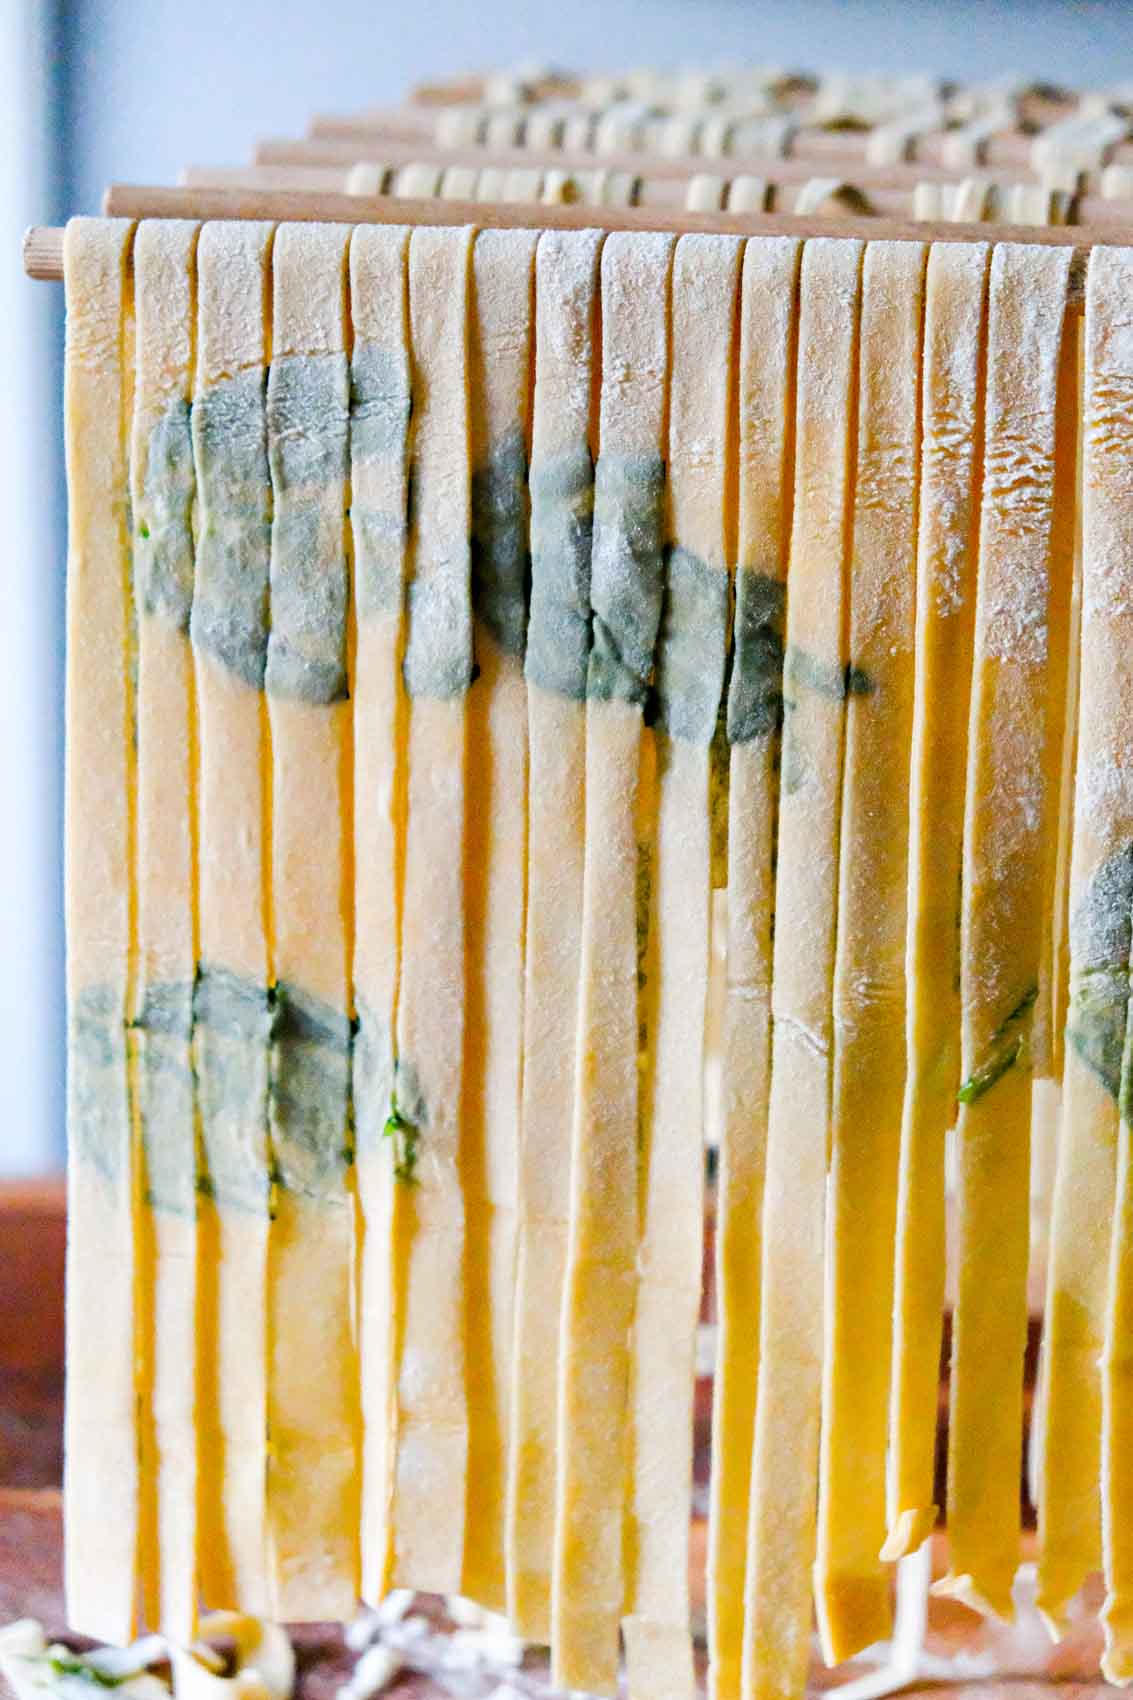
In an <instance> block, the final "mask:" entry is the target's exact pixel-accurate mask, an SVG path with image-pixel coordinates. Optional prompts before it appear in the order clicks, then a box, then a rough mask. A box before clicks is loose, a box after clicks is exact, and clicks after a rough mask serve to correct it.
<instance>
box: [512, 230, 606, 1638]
mask: <svg viewBox="0 0 1133 1700" xmlns="http://www.w3.org/2000/svg"><path fill="white" fill-rule="evenodd" d="M600 251H601V237H600V235H599V234H598V233H597V232H596V231H580V232H560V231H546V232H544V234H543V235H542V236H541V237H540V238H539V245H538V248H537V249H536V256H535V302H536V312H535V390H534V400H533V409H532V446H531V469H530V473H529V477H528V486H529V490H530V499H531V610H530V619H529V624H528V632H527V652H526V656H525V660H524V672H525V675H526V679H527V716H528V719H527V733H528V762H529V773H528V805H527V819H528V841H527V932H526V941H525V961H524V1006H523V1105H522V1108H523V1123H522V1127H523V1132H522V1142H521V1146H520V1160H519V1229H518V1245H517V1252H516V1291H515V1358H514V1369H513V1375H512V1405H511V1424H510V1439H509V1452H508V1492H507V1595H508V1615H509V1617H510V1618H511V1620H512V1623H513V1625H514V1628H515V1631H516V1633H517V1634H518V1635H522V1636H524V1637H525V1638H526V1639H528V1640H532V1641H543V1642H546V1641H549V1640H550V1630H551V1571H552V1553H553V1547H554V1528H555V1483H556V1477H557V1456H558V1441H557V1430H558V1357H559V1352H558V1343H559V1340H560V1313H561V1309H562V1297H563V1276H564V1271H565V1267H566V1244H567V1224H568V1222H569V1219H570V1145H571V1123H572V1116H573V1104H574V1076H575V1028H576V1016H577V1006H578V985H579V959H580V950H581V938H582V880H583V860H584V849H585V844H586V815H585V757H586V716H585V708H584V703H585V698H586V678H587V669H588V659H589V651H590V549H591V530H592V523H593V513H594V470H593V457H592V449H591V434H590V433H591V420H590V401H591V386H592V382H593V368H594V360H595V343H596V337H595V323H594V320H595V314H596V310H597V303H598V256H599V253H600ZM619 1538H620V1537H619Z"/></svg>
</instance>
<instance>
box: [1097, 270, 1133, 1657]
mask: <svg viewBox="0 0 1133 1700" xmlns="http://www.w3.org/2000/svg"><path fill="white" fill-rule="evenodd" d="M1126 252H1128V250H1126ZM1124 376H1125V375H1124V374H1122V377H1123V378H1124ZM1126 388H1127V383H1126ZM1131 1050H1133V1034H1130V1033H1129V1031H1128V1029H1127V1030H1126V1047H1125V1054H1124V1057H1123V1069H1124V1068H1126V1066H1127V1064H1128V1062H1129V1059H1130V1055H1131ZM1128 1079H1129V1076H1128V1073H1125V1072H1123V1074H1122V1082H1123V1084H1122V1100H1123V1101H1122V1116H1121V1134H1120V1140H1119V1146H1118V1163H1117V1199H1116V1205H1115V1208H1114V1210H1113V1243H1112V1261H1111V1268H1110V1292H1109V1311H1108V1315H1107V1318H1106V1340H1105V1355H1104V1357H1103V1359H1102V1397H1103V1404H1104V1413H1105V1415H1104V1425H1103V1431H1102V1432H1103V1440H1102V1527H1103V1530H1104V1535H1105V1578H1106V1598H1105V1605H1104V1606H1103V1607H1102V1622H1103V1624H1104V1626H1105V1651H1104V1653H1103V1654H1102V1661H1101V1663H1102V1675H1103V1676H1104V1677H1105V1678H1106V1681H1107V1682H1113V1683H1120V1684H1121V1685H1122V1686H1123V1687H1127V1686H1128V1684H1129V1683H1130V1682H1131V1681H1133V1606H1131V1597H1133V1541H1131V1540H1130V1537H1129V1503H1130V1493H1131V1492H1133V1471H1131V1468H1130V1450H1129V1448H1130V1442H1131V1441H1133V1421H1131V1419H1130V1412H1131V1410H1133V1400H1131V1399H1130V1396H1129V1394H1130V1380H1131V1373H1133V1366H1131V1364H1130V1348H1129V1340H1130V1331H1131V1329H1133V1255H1131V1247H1133V1138H1131V1137H1130V1135H1131V1129H1130V1121H1129V1110H1128V1097H1127V1087H1126V1086H1125V1084H1124V1083H1125V1082H1126V1081H1127V1080H1128Z"/></svg>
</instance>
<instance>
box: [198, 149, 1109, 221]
mask: <svg viewBox="0 0 1133 1700" xmlns="http://www.w3.org/2000/svg"><path fill="white" fill-rule="evenodd" d="M371 164H376V165H383V166H386V167H388V168H389V169H390V170H391V171H396V170H398V169H399V168H400V167H402V166H406V165H422V164H424V165H436V166H440V167H443V168H445V169H446V170H447V169H449V168H450V167H451V168H454V169H459V168H461V167H466V168H468V169H475V170H479V171H487V170H500V171H554V170H558V171H565V172H569V173H572V174H573V173H583V172H590V173H594V172H596V171H612V172H618V173H622V174H624V175H626V176H629V177H638V178H641V179H643V180H644V181H645V182H647V183H652V182H657V183H663V182H672V181H680V182H688V180H689V178H691V177H699V176H707V177H722V178H724V179H727V180H731V179H732V178H735V177H741V176H743V177H761V178H764V179H766V181H767V182H768V183H773V184H788V183H795V184H799V183H805V182H807V181H808V180H809V179H811V178H814V177H818V176H833V175H842V174H839V173H838V172H837V167H838V166H839V165H844V166H845V172H844V175H845V177H846V180H847V181H848V182H851V183H852V184H853V185H854V186H855V187H856V188H861V189H864V190H866V191H867V192H869V191H873V190H883V191H884V190H893V191H901V192H903V193H906V194H911V193H912V191H913V189H915V188H916V186H917V185H918V184H919V183H940V184H946V185H950V186H951V185H954V184H956V183H957V182H959V181H960V180H961V179H975V180H978V181H979V182H987V183H991V184H994V185H995V186H996V187H997V188H1003V189H1012V188H1015V187H1016V186H1017V185H1024V184H1026V185H1036V184H1037V186H1042V179H1041V178H1039V179H1036V177H1035V174H1034V172H1032V171H1025V170H1023V169H1022V168H1021V167H1018V166H1009V167H1005V168H1004V169H1003V170H1002V171H996V170H994V169H993V168H991V167H989V166H983V165H981V166H973V167H972V168H971V169H964V170H960V169H957V168H953V167H951V166H946V165H931V164H928V163H927V162H925V163H921V162H918V161H916V160H904V161H898V162H897V163H895V164H892V165H874V164H871V162H870V161H869V160H866V159H862V158H857V159H852V160H844V159H841V158H838V159H835V158H833V157H831V158H830V159H829V160H814V159H798V158H796V157H795V156H793V155H791V154H788V155H786V156H784V157H783V158H778V159H764V158H757V157H754V156H752V157H745V156H744V155H742V154H724V155H715V154H661V153H648V152H644V151H642V150H637V151H633V150H630V151H628V152H623V151H618V152H611V153H603V154H597V153H585V152H583V153H580V152H578V151H577V150H576V149H573V148H571V149H566V148H526V147H514V148H497V147H492V148H488V147H484V146H481V145H479V144H475V143H473V144H469V145H467V146H463V147H462V146H451V147H450V146H443V145H439V144H437V143H435V142H425V141H423V142H420V143H417V142H406V141H404V140H399V139H397V138H389V137H385V138H383V137H377V136H374V137H367V138H366V139H365V140H359V141H354V142H351V141H335V140H333V139H320V138H319V137H317V136H316V137H310V136H301V137H297V138H295V139H294V140H292V139H289V138H286V137H272V138H271V139H270V140H267V141H262V142H259V143H257V145H256V148H255V150H254V153H253V159H252V163H251V165H237V166H203V165H191V166H188V167H186V169H185V171H184V172H183V173H182V177H181V182H182V184H183V185H187V186H189V187H199V188H220V187H223V186H225V184H226V181H227V182H230V183H231V184H233V185H235V186H241V185H240V182H239V179H240V178H241V176H247V174H248V173H249V172H253V173H261V174H263V175H262V177H261V186H262V187H263V188H271V187H273V184H272V182H271V176H272V175H273V174H278V175H279V177H280V179H281V180H280V182H279V184H278V185H277V186H278V187H281V188H282V187H287V185H285V184H284V183H283V182H282V173H283V172H285V171H287V170H292V171H295V170H297V171H299V172H302V173H303V174H304V176H306V174H308V173H310V174H311V175H310V177H309V179H308V181H309V186H310V187H312V188H315V187H318V186H320V185H322V186H325V187H326V188H327V189H328V190H332V189H333V179H335V178H336V177H337V178H342V177H344V176H345V174H346V172H347V171H348V170H349V169H350V168H351V167H352V166H355V165H371ZM820 168H821V169H820ZM1075 175H1076V178H1077V186H1076V188H1075V190H1074V191H1073V192H1072V193H1073V198H1074V200H1075V201H1076V203H1077V204H1079V205H1082V204H1083V197H1085V201H1084V204H1085V206H1086V208H1087V209H1088V210H1089V211H1090V212H1093V211H1094V210H1096V209H1100V210H1103V211H1104V209H1105V208H1106V207H1107V206H1110V207H1111V206H1113V205H1114V204H1115V202H1116V200H1117V197H1113V196H1105V195H1101V194H1100V193H1099V191H1100V189H1101V175H1102V174H1101V173H1100V172H1097V171H1079V172H1077V173H1075ZM252 181H253V182H254V178H253V179H252ZM302 181H303V179H302V178H300V179H298V181H297V183H296V186H298V183H299V182H302ZM1052 186H1053V185H1052Z"/></svg>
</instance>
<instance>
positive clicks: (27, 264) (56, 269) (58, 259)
mask: <svg viewBox="0 0 1133 1700" xmlns="http://www.w3.org/2000/svg"><path fill="white" fill-rule="evenodd" d="M23 252H24V271H25V272H26V273H27V275H28V276H29V277H34V278H37V279H38V280H39V281H40V282H43V283H52V282H61V281H62V278H63V232H62V230H61V229H60V228H59V226H58V225H50V224H33V225H30V226H29V227H28V229H27V230H25V231H24V249H23Z"/></svg>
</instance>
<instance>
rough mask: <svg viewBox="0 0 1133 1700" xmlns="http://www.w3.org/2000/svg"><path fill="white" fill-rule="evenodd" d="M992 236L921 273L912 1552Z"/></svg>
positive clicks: (941, 1269)
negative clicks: (921, 383)
mask: <svg viewBox="0 0 1133 1700" xmlns="http://www.w3.org/2000/svg"><path fill="white" fill-rule="evenodd" d="M989 256H990V249H989V248H987V247H986V246H984V244H982V243H951V242H947V243H945V242H936V243H934V244H933V246H932V248H931V249H930V251H929V259H928V269H927V272H926V277H925V325H924V377H923V384H924V397H923V402H922V410H921V432H922V438H921V442H922V448H921V477H920V503H919V515H918V529H917V546H916V599H917V609H916V666H915V681H914V703H913V720H912V729H911V733H910V735H909V741H910V747H911V751H912V756H911V763H910V773H909V889H908V955H907V968H906V974H905V993H906V1000H907V1001H906V1008H905V1031H906V1039H905V1044H906V1060H905V1072H904V1097H903V1102H902V1107H901V1156H900V1177H899V1184H898V1199H897V1242H896V1243H897V1256H896V1268H895V1292H894V1298H893V1368H892V1382H891V1405H890V1438H889V1453H890V1457H889V1488H888V1504H889V1531H888V1538H887V1540H886V1543H885V1549H884V1556H885V1557H886V1558H887V1559H897V1558H901V1557H903V1556H904V1555H905V1554H907V1553H910V1552H913V1551H915V1550H916V1548H917V1547H919V1546H920V1545H921V1543H922V1541H924V1540H926V1539H927V1538H928V1536H929V1535H930V1534H931V1532H932V1528H933V1525H934V1524H935V1522H936V1506H935V1505H934V1503H933V1482H934V1473H935V1460H936V1427H937V1400H938V1388H939V1381H940V1335H941V1325H942V1321H943V1314H944V1275H945V1202H944V1144H945V1135H946V1133H947V1131H948V1129H949V1127H951V1125H952V1123H953V1121H954V1119H955V1114H956V1092H957V1088H958V1087H959V1084H960V999H959V993H958V987H957V976H956V951H957V944H956V941H957V939H958V937H959V931H960V869H961V856H962V845H963V823H964V785H965V773H966V763H967V730H966V729H967V723H968V715H967V708H968V692H969V686H970V680H971V670H972V634H973V622H974V617H975V593H976V554H977V542H978V523H979V498H978V486H977V474H978V445H979V431H980V423H981V385H980V373H981V350H982V343H983V336H984V323H985V295H986V290H987V271H988V260H989Z"/></svg>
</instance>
